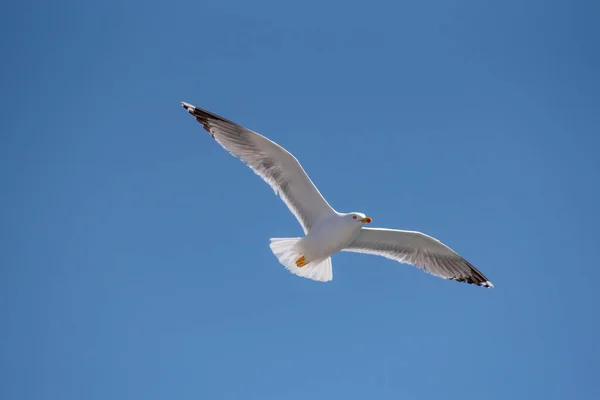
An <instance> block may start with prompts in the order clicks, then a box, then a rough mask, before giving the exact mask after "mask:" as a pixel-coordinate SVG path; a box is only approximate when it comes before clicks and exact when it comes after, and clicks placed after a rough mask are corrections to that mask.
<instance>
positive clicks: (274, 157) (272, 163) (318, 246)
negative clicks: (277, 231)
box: [181, 102, 493, 288]
mask: <svg viewBox="0 0 600 400" xmlns="http://www.w3.org/2000/svg"><path fill="white" fill-rule="evenodd" d="M181 104H182V105H183V108H185V109H186V110H187V111H188V112H189V113H190V114H191V115H192V116H193V117H194V118H196V120H197V121H198V122H199V123H200V124H202V126H203V127H204V129H206V130H207V131H208V132H209V133H210V134H211V136H212V137H213V139H215V140H216V141H217V142H218V143H219V144H220V145H221V146H223V148H225V149H226V150H227V151H229V152H230V153H231V154H232V155H233V156H235V157H238V158H240V159H241V160H242V161H243V162H244V163H246V164H247V165H248V166H249V167H250V168H251V169H252V170H253V171H254V172H255V173H256V174H257V175H259V176H260V177H261V178H262V179H263V180H264V181H266V182H267V183H268V184H269V185H270V186H271V187H272V188H273V190H274V191H275V194H279V196H280V197H281V199H282V200H283V201H284V203H285V204H286V205H287V207H288V208H289V209H290V211H291V212H292V213H293V214H294V216H295V217H296V219H297V220H298V222H300V225H302V228H303V230H304V234H305V236H304V237H302V238H299V237H296V238H272V239H271V243H270V247H271V250H272V252H273V254H274V255H275V256H276V257H277V259H278V260H279V262H280V263H281V264H283V265H284V266H285V268H286V269H287V270H288V271H290V272H291V273H293V274H295V275H298V276H301V277H304V278H308V279H312V280H315V281H321V282H327V281H330V280H331V279H333V270H332V266H331V255H332V254H334V253H337V252H339V251H350V252H355V253H365V254H374V255H378V256H383V257H386V258H389V259H392V260H395V261H398V262H400V263H404V264H410V265H414V266H416V267H418V268H421V269H423V270H424V271H426V272H428V273H431V274H433V275H436V276H438V277H441V278H443V279H451V280H454V281H458V282H466V283H470V284H475V285H478V286H483V287H489V288H491V287H493V285H492V283H491V282H490V281H489V280H488V279H487V278H486V277H485V276H484V275H483V274H482V273H481V272H479V270H477V268H475V267H474V266H473V265H471V263H469V262H468V261H467V260H465V259H464V258H462V257H461V256H459V255H458V254H457V253H456V252H454V251H453V250H452V249H451V248H449V247H448V246H446V245H445V244H443V243H442V242H440V241H439V240H437V239H435V238H433V237H431V236H428V235H426V234H424V233H420V232H414V231H401V230H395V229H383V228H368V227H366V226H365V225H367V224H370V223H371V222H372V220H371V218H370V217H368V216H366V215H365V214H363V213H360V212H349V213H340V212H337V211H336V210H334V209H333V208H332V207H331V206H330V205H329V203H327V201H326V200H325V198H324V197H323V196H322V195H321V193H320V192H319V190H318V189H317V187H316V186H315V185H314V184H313V182H312V181H311V180H310V178H309V177H308V175H307V174H306V172H305V171H304V169H303V168H302V166H301V165H300V163H299V162H298V160H297V159H296V157H294V156H293V155H292V154H291V153H290V152H288V151H287V150H286V149H284V148H283V147H281V146H280V145H278V144H277V143H275V142H273V141H271V140H269V139H267V138H266V137H264V136H262V135H260V134H258V133H256V132H254V131H251V130H250V129H247V128H244V127H243V126H241V125H238V124H236V123H234V122H231V121H229V120H227V119H225V118H223V117H220V116H218V115H216V114H213V113H212V112H210V111H206V110H203V109H201V108H198V107H196V106H194V105H191V104H189V103H185V102H182V103H181Z"/></svg>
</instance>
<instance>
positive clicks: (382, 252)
mask: <svg viewBox="0 0 600 400" xmlns="http://www.w3.org/2000/svg"><path fill="white" fill-rule="evenodd" d="M343 251H352V252H355V253H365V254H374V255H378V256H383V257H386V258H389V259H392V260H396V261H398V262H401V263H404V264H412V265H415V266H417V267H419V268H421V269H423V270H425V271H426V272H429V273H431V274H433V275H436V276H439V277H441V278H444V279H452V280H455V281H458V282H467V283H472V284H475V285H478V286H484V287H494V285H492V282H490V281H489V280H488V279H487V278H486V277H485V276H483V274H482V273H481V272H479V271H478V270H477V268H475V267H474V266H473V265H471V264H470V263H469V262H468V261H467V260H465V259H464V258H462V257H461V256H459V255H458V254H456V253H455V252H454V251H453V250H452V249H451V248H449V247H448V246H446V245H445V244H443V243H442V242H440V241H439V240H437V239H434V238H432V237H431V236H427V235H425V234H423V233H420V232H412V231H399V230H394V229H379V228H362V229H361V231H360V233H359V235H358V237H357V238H356V239H355V240H354V241H353V242H352V243H351V244H350V245H349V246H348V247H347V248H345V249H344V250H343Z"/></svg>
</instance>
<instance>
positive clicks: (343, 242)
mask: <svg viewBox="0 0 600 400" xmlns="http://www.w3.org/2000/svg"><path fill="white" fill-rule="evenodd" d="M360 228H361V224H357V223H356V221H354V220H351V219H350V220H349V219H348V218H344V216H341V215H332V216H331V217H329V218H327V219H325V220H323V221H321V222H320V223H318V224H316V225H315V226H314V227H313V228H312V229H311V230H310V232H308V234H307V235H306V237H305V238H304V239H303V240H302V247H303V248H304V255H305V257H306V259H307V260H309V261H312V260H317V259H321V258H326V257H329V256H330V255H332V254H333V253H336V252H338V251H340V250H342V249H343V248H345V247H346V246H347V245H348V244H349V243H350V242H352V241H353V240H354V239H355V238H356V236H357V235H358V234H359V232H360Z"/></svg>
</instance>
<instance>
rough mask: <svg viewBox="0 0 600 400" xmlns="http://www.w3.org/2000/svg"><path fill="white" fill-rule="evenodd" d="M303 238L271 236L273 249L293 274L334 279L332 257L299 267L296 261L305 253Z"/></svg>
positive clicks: (311, 277)
mask: <svg viewBox="0 0 600 400" xmlns="http://www.w3.org/2000/svg"><path fill="white" fill-rule="evenodd" d="M301 240H302V238H283V239H279V238H271V244H270V247H271V251H273V254H275V257H277V259H278V260H279V262H280V263H281V264H283V266H284V267H285V268H286V269H287V270H288V271H290V272H291V273H292V274H295V275H298V276H301V277H303V278H308V279H312V280H315V281H321V282H327V281H330V280H331V279H333V270H332V268H331V257H327V258H325V259H320V260H314V261H310V262H309V263H307V264H306V265H304V266H303V267H299V266H298V265H297V264H296V261H298V260H299V259H301V258H302V257H303V256H304V254H302V253H303V251H302V248H301V246H300V241H301Z"/></svg>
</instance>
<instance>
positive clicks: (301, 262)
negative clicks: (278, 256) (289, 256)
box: [296, 256, 308, 267]
mask: <svg viewBox="0 0 600 400" xmlns="http://www.w3.org/2000/svg"><path fill="white" fill-rule="evenodd" d="M306 264H308V263H307V262H306V258H304V256H302V257H300V258H299V259H297V260H296V265H297V266H298V267H304V266H305V265H306Z"/></svg>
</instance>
